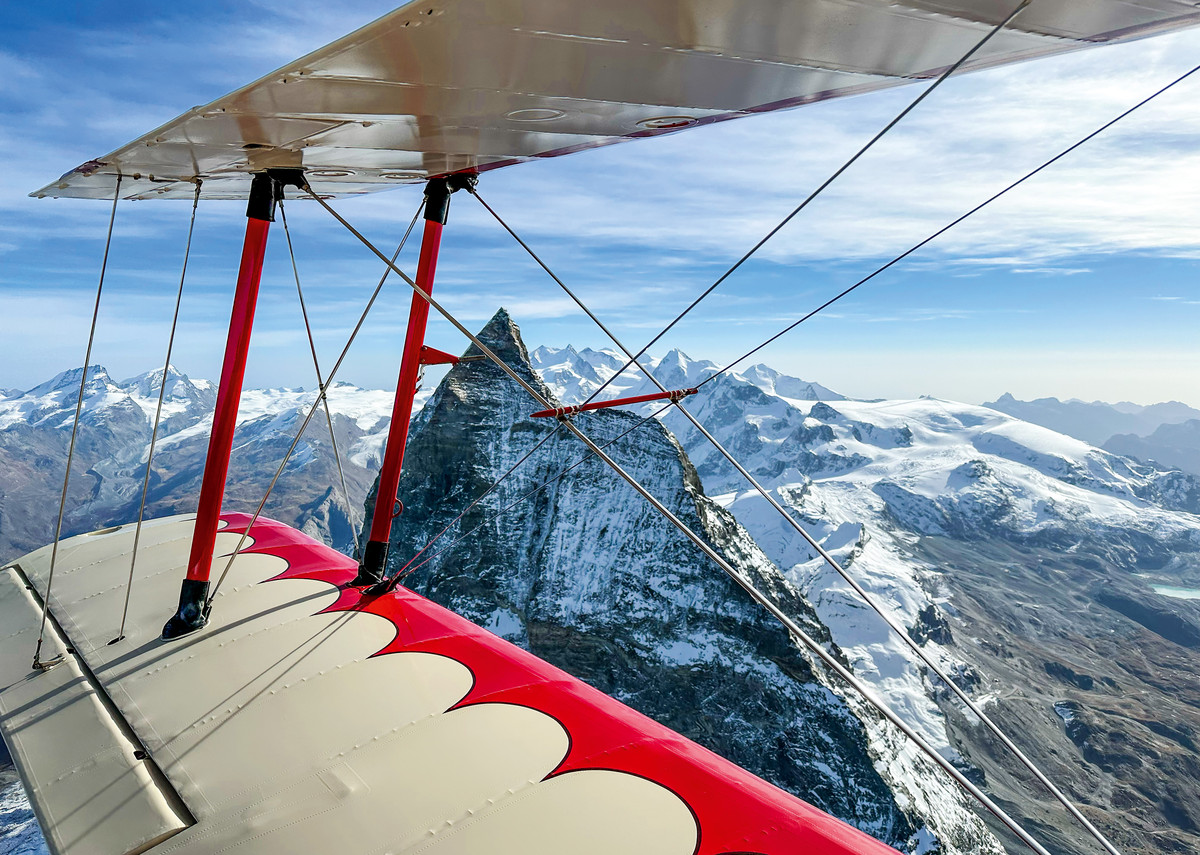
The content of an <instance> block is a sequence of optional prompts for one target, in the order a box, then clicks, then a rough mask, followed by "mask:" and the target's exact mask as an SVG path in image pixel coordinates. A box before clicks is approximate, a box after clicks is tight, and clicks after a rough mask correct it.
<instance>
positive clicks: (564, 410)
mask: <svg viewBox="0 0 1200 855" xmlns="http://www.w3.org/2000/svg"><path fill="white" fill-rule="evenodd" d="M699 391H700V390H699V389H675V390H673V391H668V392H655V393H654V394H652V395H634V396H633V397H632V398H613V399H612V400H611V401H593V402H592V403H590V404H576V405H575V406H573V407H555V408H553V409H550V410H538V411H537V412H536V413H533V414H532V415H531V418H535V419H548V418H552V417H553V418H556V419H565V418H570V417H571V416H576V415H579V414H580V413H586V412H590V411H592V410H606V409H609V408H610V407H622V406H625V405H627V404H645V403H647V402H648V401H670V402H671V403H675V402H676V401H682V400H683V399H684V398H686V397H688V396H689V395H695V394H696V393H697V392H699Z"/></svg>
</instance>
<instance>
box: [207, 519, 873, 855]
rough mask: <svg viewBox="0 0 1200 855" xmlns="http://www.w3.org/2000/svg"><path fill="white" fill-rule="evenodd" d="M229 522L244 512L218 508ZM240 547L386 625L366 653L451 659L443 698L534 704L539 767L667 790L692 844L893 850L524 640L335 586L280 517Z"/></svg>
mask: <svg viewBox="0 0 1200 855" xmlns="http://www.w3.org/2000/svg"><path fill="white" fill-rule="evenodd" d="M221 519H223V520H225V521H226V522H227V523H228V524H229V525H228V528H226V529H225V531H227V532H235V533H240V532H242V531H244V530H245V527H246V525H247V524H248V523H249V521H250V517H249V515H247V514H223V515H222V517H221ZM251 536H252V537H253V538H254V544H253V545H252V546H250V547H249V548H247V549H245V550H244V551H245V552H250V553H264V554H268V555H273V556H276V557H279V558H282V559H284V560H285V561H286V562H287V563H288V569H287V570H285V571H284V572H282V573H280V574H279V575H278V576H275V577H274V578H273V579H271V580H269V581H275V580H279V579H312V580H317V581H321V582H327V583H329V584H330V585H334V586H336V587H339V588H342V591H341V595H340V596H339V597H338V599H337V601H336V602H335V603H334V604H333V605H331V606H329V607H328V608H327V609H325V610H324V611H325V612H340V611H361V612H367V613H369V614H373V615H377V616H379V617H382V618H384V619H385V620H388V621H390V622H391V623H392V625H393V626H395V627H396V636H395V638H393V640H392V641H391V643H389V644H388V645H387V646H386V647H384V648H383V649H382V650H380V651H378V653H376V654H375V655H377V656H383V655H387V654H389V653H397V652H400V651H415V652H424V653H436V654H440V655H442V656H449V657H451V658H452V659H455V660H456V661H458V662H460V663H462V664H463V665H464V666H466V667H467V668H468V669H469V670H470V671H471V673H472V674H473V675H474V678H475V682H474V685H473V686H472V687H471V691H470V692H468V693H467V695H466V697H464V698H463V699H462V700H461V701H459V702H458V704H456V705H455V707H463V706H470V705H472V704H479V703H508V704H517V705H520V706H525V707H529V708H531V709H535V710H538V711H540V712H543V713H545V714H546V715H549V716H551V717H553V718H555V719H556V720H557V721H559V722H560V723H561V724H562V726H563V727H564V728H565V729H566V731H567V733H568V735H569V738H570V748H569V749H568V751H567V755H566V757H564V758H563V760H562V762H561V763H560V764H559V765H558V767H557V768H556V769H555V770H554V771H553V772H551V773H550V774H549V775H547V778H549V777H553V776H555V775H563V774H567V773H569V772H576V771H580V770H584V769H608V770H613V771H618V772H625V773H628V774H631V775H637V776H639V777H642V778H646V779H648V780H651V781H654V782H656V783H658V784H660V785H662V786H664V787H666V788H667V789H669V790H671V791H672V792H674V793H675V794H676V795H678V796H679V798H680V799H682V800H683V801H684V802H685V803H686V804H687V805H688V807H689V808H690V809H691V811H692V813H693V815H694V816H695V818H696V822H697V825H698V827H699V833H698V836H697V839H698V843H697V847H696V852H695V855H735V853H736V855H747V853H750V854H752V855H796V853H806V855H807V853H812V855H849V854H850V853H854V855H896V850H894V849H892V848H891V847H890V846H887V845H886V844H883V843H881V842H879V841H878V840H876V839H875V838H873V837H871V836H869V835H867V834H865V833H863V832H861V831H859V830H858V829H856V828H853V827H851V826H849V825H847V824H846V823H844V822H842V821H841V820H839V819H836V818H834V817H832V816H830V815H829V814H827V813H825V812H823V811H821V810H818V809H817V808H815V807H813V806H812V805H810V804H808V803H807V802H804V801H801V800H800V799H798V798H796V797H795V796H792V795H790V794H788V793H785V792H784V791H783V790H780V789H779V788H778V787H775V786H774V785H772V784H768V783H767V782H766V781H764V780H762V779H761V778H758V777H756V776H755V775H752V774H750V773H749V772H747V771H746V770H745V769H742V768H741V767H740V766H736V765H734V764H733V763H731V762H729V761H728V760H725V759H724V758H722V757H720V756H718V755H716V754H714V753H713V752H711V751H709V750H708V749H706V748H702V747H701V746H699V745H697V744H696V743H694V742H692V741H691V740H689V739H685V738H684V737H682V736H680V735H679V734H677V733H675V732H674V731H673V730H670V729H668V728H666V727H663V726H662V725H660V724H659V723H658V722H656V721H654V720H652V719H650V718H647V717H646V716H644V715H642V714H641V713H639V712H636V711H635V710H633V709H631V708H629V707H627V706H625V705H624V704H622V703H620V702H619V701H616V700H613V699H612V698H610V697H609V696H608V695H606V694H604V693H603V692H601V691H599V690H598V689H594V688H592V687H591V686H589V685H587V684H586V683H584V682H582V681H580V680H577V679H576V678H574V677H572V676H571V675H570V674H567V673H566V672H565V671H562V670H560V669H558V668H556V667H554V666H553V665H550V664H549V663H547V662H544V661H542V660H541V659H538V658H537V657H536V656H534V655H533V654H531V653H529V652H528V651H525V650H522V649H521V648H519V647H516V646H515V645H513V644H510V643H509V642H507V641H505V640H503V639H502V638H499V637H497V636H495V635H493V634H492V633H490V632H488V631H487V630H485V629H483V628H481V627H479V626H476V625H475V624H473V623H471V622H470V621H468V620H466V619H465V618H462V617H459V616H458V615H456V614H454V612H451V611H449V610H448V609H445V608H443V607H441V606H439V605H437V604H436V603H433V602H431V601H430V600H427V599H425V598H424V597H421V596H419V595H418V594H415V593H413V592H412V591H410V590H408V589H407V588H403V587H398V588H397V589H396V590H395V591H393V592H392V593H390V594H387V595H385V596H382V597H364V596H363V594H362V591H361V590H359V589H357V588H346V587H344V586H345V585H346V584H347V583H348V582H349V581H350V580H351V579H353V578H354V576H355V574H356V572H357V569H358V567H357V564H356V563H355V562H354V561H353V560H352V559H350V558H347V557H346V556H345V555H342V554H341V553H339V552H335V551H334V550H332V549H330V548H329V547H327V546H325V545H324V544H322V543H318V542H317V541H315V540H313V539H312V538H310V537H308V536H307V535H305V534H302V533H301V532H299V531H296V530H295V529H293V528H290V527H289V526H286V525H283V524H282V523H278V522H275V521H273V520H265V519H262V518H261V517H260V518H259V519H258V521H257V522H256V523H255V524H254V527H253V529H252V531H251Z"/></svg>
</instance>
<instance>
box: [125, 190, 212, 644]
mask: <svg viewBox="0 0 1200 855" xmlns="http://www.w3.org/2000/svg"><path fill="white" fill-rule="evenodd" d="M202 183H203V182H201V180H200V179H199V178H197V179H196V195H195V196H194V197H193V198H192V217H191V220H190V221H189V222H188V234H187V244H186V245H185V246H184V249H183V269H182V270H181V271H180V272H179V290H178V291H177V292H176V294H175V314H174V315H173V316H172V317H171V335H170V336H169V337H168V338H167V358H166V359H165V360H164V361H163V373H162V382H161V383H160V384H159V386H158V404H157V405H156V406H155V408H154V427H153V428H152V429H151V431H150V447H149V449H148V450H147V451H146V475H145V477H144V478H142V501H141V503H140V504H139V505H138V518H137V527H136V528H135V529H134V530H133V554H132V556H130V559H129V581H128V582H127V583H126V585H125V606H124V608H122V610H121V628H120V629H119V630H117V637H116V638H114V639H113V640H112V641H110V642H109V644H116V643H117V642H118V641H120V640H121V639H123V638H124V637H125V621H126V619H127V618H128V617H129V598H130V596H131V595H132V594H133V571H134V568H136V567H137V551H138V543H139V542H140V541H141V537H142V521H143V520H144V519H145V518H146V496H147V494H148V493H149V492H150V467H151V465H152V464H153V463H154V448H155V445H156V444H157V442H158V428H159V425H160V424H161V422H162V408H163V399H164V398H165V397H166V393H167V372H168V371H170V370H171V352H172V351H173V350H174V349H175V331H176V329H177V328H178V327H179V307H180V304H182V303H183V283H184V281H185V280H186V279H187V269H188V259H189V258H191V255H192V233H193V232H194V231H195V229H196V209H197V208H198V207H200V187H201V184H202Z"/></svg>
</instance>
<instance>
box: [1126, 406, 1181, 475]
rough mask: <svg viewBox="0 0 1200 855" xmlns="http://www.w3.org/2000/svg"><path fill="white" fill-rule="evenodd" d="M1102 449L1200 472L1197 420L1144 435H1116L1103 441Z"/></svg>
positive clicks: (1170, 425) (1159, 428)
mask: <svg viewBox="0 0 1200 855" xmlns="http://www.w3.org/2000/svg"><path fill="white" fill-rule="evenodd" d="M1104 449H1105V451H1111V452H1113V453H1114V454H1123V455H1125V456H1126V457H1135V458H1137V459H1138V460H1141V461H1143V462H1146V463H1151V462H1153V463H1158V464H1161V465H1163V466H1173V467H1175V468H1176V469H1182V470H1183V471H1185V472H1190V473H1192V474H1193V475H1200V419H1189V420H1188V421H1186V422H1180V423H1178V424H1164V425H1159V426H1158V430H1156V431H1154V433H1152V434H1150V435H1149V436H1144V437H1143V436H1137V435H1135V434H1131V433H1122V434H1117V435H1116V436H1113V437H1110V438H1109V440H1108V441H1107V442H1105V443H1104Z"/></svg>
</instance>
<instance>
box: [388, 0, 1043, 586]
mask: <svg viewBox="0 0 1200 855" xmlns="http://www.w3.org/2000/svg"><path fill="white" fill-rule="evenodd" d="M1030 2H1032V0H1022V2H1021V3H1020V4H1019V5H1018V6H1017V7H1016V8H1015V9H1013V11H1012V12H1010V13H1009V15H1008V17H1006V18H1004V19H1003V20H1002V21H1000V22H999V23H998V24H996V25H995V26H994V27H992V29H991V30H989V31H988V33H987V34H986V35H985V36H984V37H983V38H982V39H980V40H979V41H978V42H976V43H975V45H974V46H972V47H971V49H970V50H968V51H967V52H966V53H965V54H963V56H962V57H960V58H959V60H958V61H957V62H955V63H954V64H953V65H950V66H948V67H947V68H946V69H945V70H944V71H943V72H942V73H941V74H940V75H939V76H938V77H937V79H936V80H935V81H934V82H933V83H932V84H931V85H930V86H929V87H927V88H926V89H925V90H924V91H922V92H921V94H920V95H918V96H917V97H916V98H915V99H914V100H913V101H912V102H910V103H909V104H908V106H906V107H905V108H904V109H903V110H901V111H900V112H899V113H898V114H897V115H896V116H895V117H894V118H893V119H892V120H891V121H890V122H888V123H887V124H886V125H884V127H883V128H881V129H880V130H879V131H878V132H877V133H876V134H875V136H873V137H872V138H871V139H870V140H868V141H867V142H866V144H864V145H863V146H862V147H861V148H860V149H859V150H858V151H857V152H856V153H855V154H854V155H853V156H852V157H851V158H850V159H849V160H847V161H846V162H845V163H843V164H842V165H841V166H840V167H839V168H838V169H837V170H836V171H835V172H834V173H833V174H832V175H830V176H829V177H828V178H827V179H825V181H824V182H822V183H821V184H820V185H819V186H818V187H817V188H816V189H815V190H813V191H812V192H811V193H810V194H809V195H808V196H807V197H806V198H805V199H804V200H803V201H802V202H801V203H800V204H799V205H797V206H796V207H795V208H794V209H792V212H791V213H790V214H788V215H787V216H786V217H784V219H783V220H782V221H781V222H779V224H777V225H776V226H775V228H773V229H771V231H770V232H768V233H767V235H766V236H765V237H763V238H762V240H760V241H759V242H758V243H757V244H755V245H754V246H753V247H751V249H750V251H749V252H747V253H746V254H745V255H743V256H742V257H741V258H740V259H738V261H737V262H736V263H735V264H734V265H733V266H732V267H730V268H729V269H728V270H726V271H725V272H724V273H723V274H721V276H720V277H719V278H718V279H717V280H716V281H715V282H714V283H713V284H712V285H710V286H709V287H708V288H707V289H705V290H704V292H703V293H701V294H700V296H698V297H697V298H696V299H695V300H693V301H692V303H691V305H689V306H688V307H687V308H686V309H684V310H683V311H682V312H680V313H679V315H678V316H677V317H676V318H675V319H674V320H673V321H671V323H669V324H667V326H666V327H665V328H664V329H663V330H661V331H660V332H659V333H658V335H656V336H655V337H654V338H653V339H651V340H650V341H649V342H647V344H646V345H645V347H643V348H642V349H641V350H640V351H638V352H637V354H636V355H634V354H631V353H630V351H629V350H628V349H626V348H625V347H624V346H621V349H622V350H623V351H624V353H625V356H626V358H627V359H628V360H629V361H628V362H626V363H625V364H624V365H623V366H621V368H619V369H618V370H617V372H616V373H615V374H613V375H612V376H611V377H609V378H608V379H607V380H605V381H604V382H603V383H601V384H600V386H599V387H598V388H597V389H596V390H595V391H593V392H592V393H591V394H590V395H589V396H588V397H587V399H586V401H585V402H584V403H589V402H591V401H593V400H595V399H596V397H597V396H598V395H599V394H600V393H601V392H603V391H604V390H605V389H606V388H608V386H609V384H611V383H612V382H613V380H615V379H616V378H617V377H618V376H620V375H621V374H622V373H623V372H624V371H626V370H627V369H628V368H629V367H630V366H637V367H638V368H642V366H641V365H640V364H639V363H638V360H639V359H641V357H643V356H644V355H645V354H646V351H648V350H649V349H650V348H651V347H653V346H654V345H655V343H657V342H658V341H659V340H660V339H661V338H662V337H663V336H665V335H666V334H667V333H668V332H670V331H671V329H672V328H673V327H674V326H675V325H676V324H677V323H679V322H680V321H681V320H683V318H684V317H685V316H686V315H687V314H688V313H689V312H691V311H692V309H694V308H696V306H697V305H699V304H700V302H701V301H702V300H704V298H705V297H707V296H708V295H709V294H711V293H712V292H713V291H714V290H716V289H717V288H718V287H719V286H720V285H721V284H722V283H723V282H724V281H725V280H726V279H728V278H729V277H730V276H732V275H733V273H734V272H735V271H736V270H737V269H738V268H740V267H741V266H742V265H743V264H744V263H745V262H746V261H747V260H749V258H750V257H751V256H752V255H754V254H755V253H756V252H758V250H759V249H761V248H762V246H763V245H764V244H765V243H766V242H767V241H769V240H770V239H771V238H772V237H774V236H775V235H776V234H777V233H778V232H779V231H780V230H781V229H782V228H783V227H784V226H786V225H787V224H788V223H789V222H791V221H792V219H794V218H795V217H796V215H797V214H799V213H800V212H801V211H803V210H804V209H805V208H806V207H808V205H809V203H810V202H812V201H813V200H814V199H816V198H817V196H819V195H820V194H821V193H822V192H824V191H825V189H826V188H827V187H829V185H830V184H832V183H833V182H834V181H836V180H837V179H838V178H839V177H840V176H841V175H842V173H844V172H845V171H846V170H847V169H849V168H850V167H851V166H853V165H854V163H855V162H856V161H857V160H858V159H859V158H860V157H862V156H863V155H864V154H866V153H867V151H868V150H869V149H871V148H872V147H873V146H874V145H875V143H877V142H879V140H881V139H882V138H883V137H884V136H885V135H886V134H887V133H888V132H889V131H891V130H892V128H894V127H895V126H896V125H897V124H899V123H900V121H901V120H903V119H904V117H905V116H907V115H908V114H909V113H910V112H912V111H913V110H914V109H915V108H916V107H917V105H918V104H920V103H921V102H922V101H924V100H925V99H926V98H927V97H929V96H930V95H931V94H933V92H934V90H935V89H937V88H938V87H939V86H941V85H942V83H943V82H944V81H945V80H946V79H947V78H948V77H950V75H952V74H953V73H954V72H955V71H957V70H958V69H959V68H961V67H962V65H963V63H965V62H967V60H969V59H970V58H971V57H972V56H974V55H975V53H976V52H978V51H979V49H980V48H982V47H983V46H984V45H985V44H987V43H988V42H989V41H990V40H991V39H992V37H993V36H995V35H996V34H997V33H998V32H1000V31H1001V30H1002V29H1004V27H1006V26H1007V25H1008V24H1009V23H1010V22H1011V21H1012V20H1013V18H1015V17H1016V16H1017V14H1018V13H1019V12H1020V11H1021V10H1022V9H1024V8H1025V7H1026V6H1028V5H1029V4H1030ZM467 189H468V190H469V192H470V193H471V195H473V196H474V197H475V198H476V200H478V202H479V203H480V204H481V205H483V207H484V208H485V209H486V210H487V212H488V213H489V214H491V215H492V216H493V217H494V218H495V219H496V221H497V222H498V223H499V224H500V225H501V226H502V227H503V228H504V230H505V231H507V232H508V233H509V234H510V235H511V236H512V237H513V239H514V240H515V241H516V242H517V243H518V244H520V245H521V247H522V248H523V249H524V250H525V251H526V252H527V253H529V255H530V256H531V257H532V258H533V260H534V261H536V262H537V263H538V265H539V266H541V268H542V269H543V270H544V271H545V272H546V273H547V274H548V275H549V276H550V277H551V278H552V279H553V280H554V281H555V282H557V283H558V285H559V287H560V288H562V289H563V290H564V291H565V292H566V293H567V295H568V296H569V297H570V298H571V299H572V300H573V301H574V302H575V304H576V305H578V306H579V308H580V309H581V310H582V311H584V312H585V313H586V314H587V315H588V317H590V318H591V319H592V321H593V322H595V323H596V324H597V325H598V326H599V327H600V328H601V329H602V330H604V333H605V334H606V335H607V336H608V337H609V338H610V339H612V340H613V341H614V342H616V339H615V338H613V335H612V333H610V332H609V331H608V329H607V328H605V326H604V324H602V323H601V322H600V319H599V318H597V317H596V316H595V315H594V314H593V313H592V312H591V310H590V309H588V307H587V306H586V305H584V303H583V301H582V300H580V299H579V297H577V296H576V295H575V293H574V292H572V291H571V289H570V288H568V287H567V285H566V284H565V283H564V282H563V281H562V279H560V278H559V277H558V276H557V275H556V274H555V273H554V271H553V270H551V269H550V268H549V266H547V265H546V263H545V262H543V261H542V259H541V258H540V257H539V256H538V255H537V253H535V252H534V251H533V249H532V248H531V247H530V246H529V245H528V244H527V243H526V242H525V241H524V240H522V238H521V237H520V236H519V235H518V234H517V233H516V231H514V230H513V229H512V228H511V227H510V226H509V225H508V223H506V222H505V221H504V220H503V219H502V218H501V217H500V215H499V214H497V213H496V211H495V210H494V209H493V208H492V207H491V205H489V204H488V203H487V202H486V201H484V199H483V197H482V196H480V195H479V193H478V191H477V190H476V188H475V187H474V186H469V187H468V188H467ZM642 371H643V372H645V369H644V368H642ZM647 376H649V375H647ZM651 379H653V378H651ZM654 382H655V385H658V386H659V388H660V389H662V390H663V391H664V392H665V391H667V390H666V389H665V388H663V387H662V386H661V385H660V384H658V381H657V380H655V381H654ZM518 465H519V464H518ZM514 471H515V468H513V469H510V470H509V471H507V472H505V473H504V474H503V475H501V476H500V477H499V478H498V479H497V480H496V481H494V482H493V483H492V484H491V485H490V486H489V487H488V488H487V489H486V490H484V492H483V493H482V494H481V495H480V496H479V497H478V498H477V499H476V500H475V501H474V502H472V503H471V505H470V506H469V507H468V508H467V509H466V510H464V511H463V514H466V513H467V511H469V510H470V509H471V508H472V507H474V506H475V505H476V504H477V503H478V502H479V500H481V499H482V498H483V497H484V496H486V495H488V494H489V493H491V492H492V491H493V490H494V489H496V487H498V486H499V485H500V484H501V483H502V482H503V481H504V480H505V479H507V478H508V477H509V476H510V475H511V474H512V473H513V472H514ZM455 522H457V519H456V520H454V521H452V522H451V524H450V526H447V528H446V530H444V531H442V532H440V533H438V534H437V535H435V536H434V538H433V541H430V542H429V543H426V544H425V546H423V547H422V548H421V552H424V551H425V550H426V549H428V548H429V547H430V546H431V545H432V543H433V542H434V541H436V540H437V539H438V538H440V537H441V536H442V535H444V534H445V533H446V531H448V530H449V528H450V527H451V526H453V525H454V523H455ZM417 555H418V556H419V555H420V552H418V554H417ZM416 557H417V556H414V557H413V559H412V560H416ZM412 560H410V561H409V564H411V563H412ZM422 563H424V562H422ZM409 564H406V565H404V567H402V568H401V569H400V571H398V573H403V572H404V570H405V569H407V568H408V566H409Z"/></svg>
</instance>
